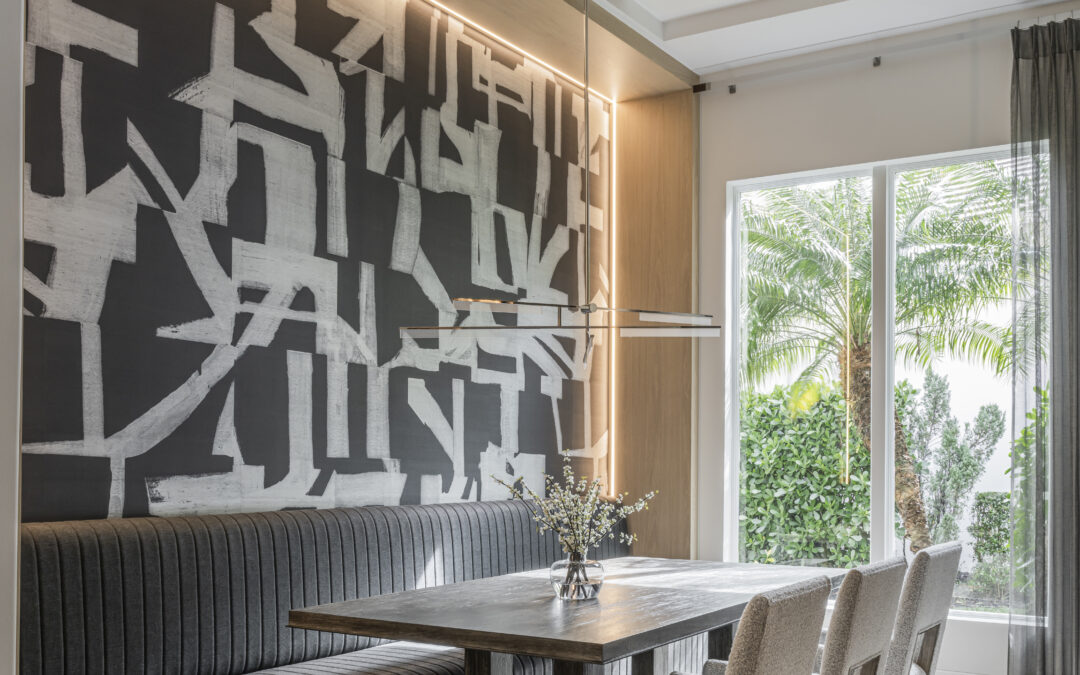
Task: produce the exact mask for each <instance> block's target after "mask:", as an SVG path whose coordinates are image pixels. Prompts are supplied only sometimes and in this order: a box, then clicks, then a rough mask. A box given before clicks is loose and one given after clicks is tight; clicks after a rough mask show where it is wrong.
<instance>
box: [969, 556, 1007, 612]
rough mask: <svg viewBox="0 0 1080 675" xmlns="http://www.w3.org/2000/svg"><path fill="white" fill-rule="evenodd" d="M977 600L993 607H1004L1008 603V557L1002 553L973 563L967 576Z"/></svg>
mask: <svg viewBox="0 0 1080 675" xmlns="http://www.w3.org/2000/svg"><path fill="white" fill-rule="evenodd" d="M967 582H968V585H969V586H971V590H973V591H974V592H975V593H976V594H977V595H978V596H979V599H980V600H982V601H983V602H984V603H986V602H989V603H990V604H991V605H993V606H997V607H1005V606H1008V601H1009V557H1008V556H1007V555H1005V554H1003V553H995V554H992V555H988V556H986V557H984V558H983V559H981V560H979V561H978V562H976V563H975V567H974V568H972V570H971V574H970V575H969V576H968V580H967Z"/></svg>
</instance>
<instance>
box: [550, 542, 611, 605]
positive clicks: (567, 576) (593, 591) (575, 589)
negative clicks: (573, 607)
mask: <svg viewBox="0 0 1080 675" xmlns="http://www.w3.org/2000/svg"><path fill="white" fill-rule="evenodd" d="M549 578H550V579H551V588H552V590H554V591H555V596H556V597H557V598H559V599H560V600H588V599H590V598H595V597H596V595H597V593H599V592H600V587H601V586H603V585H604V566H603V565H601V564H600V561H598V560H588V559H587V557H586V554H584V553H571V554H570V557H569V558H564V559H562V560H556V561H555V563H554V564H552V566H551V571H550V573H549Z"/></svg>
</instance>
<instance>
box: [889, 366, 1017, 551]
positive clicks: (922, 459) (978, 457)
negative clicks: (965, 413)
mask: <svg viewBox="0 0 1080 675" xmlns="http://www.w3.org/2000/svg"><path fill="white" fill-rule="evenodd" d="M950 399H951V392H950V390H949V380H948V378H947V377H945V376H942V375H938V374H936V373H934V370H933V368H930V369H929V370H927V371H926V379H925V381H924V382H923V390H922V392H921V394H920V395H918V396H917V397H916V396H912V395H903V396H900V397H898V399H897V401H898V406H897V410H898V411H899V413H900V419H901V420H902V422H903V425H904V430H905V433H906V434H907V442H908V449H909V451H910V452H911V454H912V456H913V457H914V458H915V467H916V472H917V473H918V475H919V483H920V484H921V485H922V495H923V504H924V506H925V508H926V523H927V525H928V526H929V528H930V537H931V539H932V540H933V542H934V543H935V544H940V543H942V542H946V541H953V540H955V539H957V538H959V536H960V525H959V521H960V519H961V517H962V516H963V514H964V512H965V511H966V508H967V504H968V496H969V495H970V494H971V490H972V489H973V488H974V487H975V483H977V482H978V480H979V478H980V477H982V475H983V472H984V470H985V468H986V462H987V460H989V459H990V456H991V455H992V454H993V452H994V448H996V447H997V444H998V441H1000V440H1001V437H1002V436H1003V435H1004V434H1005V413H1004V412H1003V411H1002V410H1001V408H999V407H998V406H997V405H994V404H990V405H984V406H982V407H980V408H979V412H978V413H977V414H976V416H975V420H974V421H973V422H970V423H965V424H964V428H963V430H962V431H961V429H960V424H959V422H958V421H957V419H956V418H955V417H953V416H952V405H951V400H950ZM900 404H902V405H903V408H901V407H900ZM1005 538H1006V540H1007V539H1008V536H1007V534H1006V537H1005Z"/></svg>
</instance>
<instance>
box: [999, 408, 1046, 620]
mask: <svg viewBox="0 0 1080 675" xmlns="http://www.w3.org/2000/svg"><path fill="white" fill-rule="evenodd" d="M1035 397H1036V401H1037V403H1036V404H1035V406H1033V407H1032V409H1031V410H1029V411H1028V413H1027V415H1026V418H1027V424H1026V425H1024V427H1023V428H1022V429H1021V430H1020V433H1018V434H1017V435H1016V438H1015V439H1013V445H1012V451H1011V452H1010V453H1009V456H1010V457H1011V458H1012V467H1011V468H1010V469H1009V471H1010V473H1011V474H1012V482H1013V499H1014V502H1013V504H1014V507H1013V518H1012V543H1011V546H1010V551H1009V552H1010V555H1011V558H1012V560H1011V564H1012V568H1013V570H1014V578H1013V590H1014V593H1015V595H1016V597H1017V599H1018V603H1020V604H1030V603H1032V602H1034V599H1035V595H1036V594H1037V593H1038V589H1037V588H1036V582H1037V580H1038V579H1039V577H1040V576H1041V575H1042V572H1040V571H1039V570H1036V569H1034V565H1036V564H1037V563H1038V561H1040V560H1042V559H1045V555H1044V553H1045V552H1044V551H1040V548H1041V547H1042V546H1045V538H1044V537H1043V536H1040V535H1041V527H1040V523H1038V522H1037V518H1039V517H1040V511H1041V513H1042V514H1045V513H1047V505H1046V495H1047V490H1046V486H1045V484H1044V481H1045V475H1044V474H1045V468H1044V467H1043V466H1042V462H1043V461H1045V457H1044V455H1045V448H1046V445H1047V443H1048V440H1047V432H1048V430H1049V426H1048V423H1049V421H1050V392H1049V389H1046V388H1042V387H1035ZM1040 501H1041V502H1042V503H1041V504H1039V502H1040ZM1040 507H1041V508H1040ZM1041 517H1045V515H1043V516H1041ZM1019 609H1020V610H1021V611H1029V612H1030V611H1031V610H1032V608H1031V607H1021V608H1019Z"/></svg>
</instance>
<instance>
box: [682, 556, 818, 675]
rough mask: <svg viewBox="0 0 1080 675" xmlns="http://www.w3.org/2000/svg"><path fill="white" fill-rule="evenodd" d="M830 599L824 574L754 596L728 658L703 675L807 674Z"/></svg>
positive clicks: (712, 661) (709, 665)
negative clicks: (826, 605)
mask: <svg viewBox="0 0 1080 675" xmlns="http://www.w3.org/2000/svg"><path fill="white" fill-rule="evenodd" d="M828 600H829V579H828V578H827V577H824V576H822V577H815V578H813V579H809V580H807V581H801V582H799V583H795V584H791V585H789V586H783V587H781V588H778V589H776V590H773V591H769V592H767V593H760V594H758V595H755V596H754V597H753V598H751V599H750V602H749V604H747V605H746V609H744V610H743V613H742V618H741V619H740V620H739V628H738V630H736V631H735V640H734V641H733V642H732V645H731V655H730V656H729V658H728V660H727V661H720V660H717V659H709V660H708V661H706V662H705V668H704V675H807V673H809V672H810V671H811V669H812V668H813V667H814V657H815V656H816V655H817V643H818V638H819V637H820V635H821V624H822V623H823V622H824V620H825V603H826V602H828ZM672 675H681V674H678V673H673V674H672Z"/></svg>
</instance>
